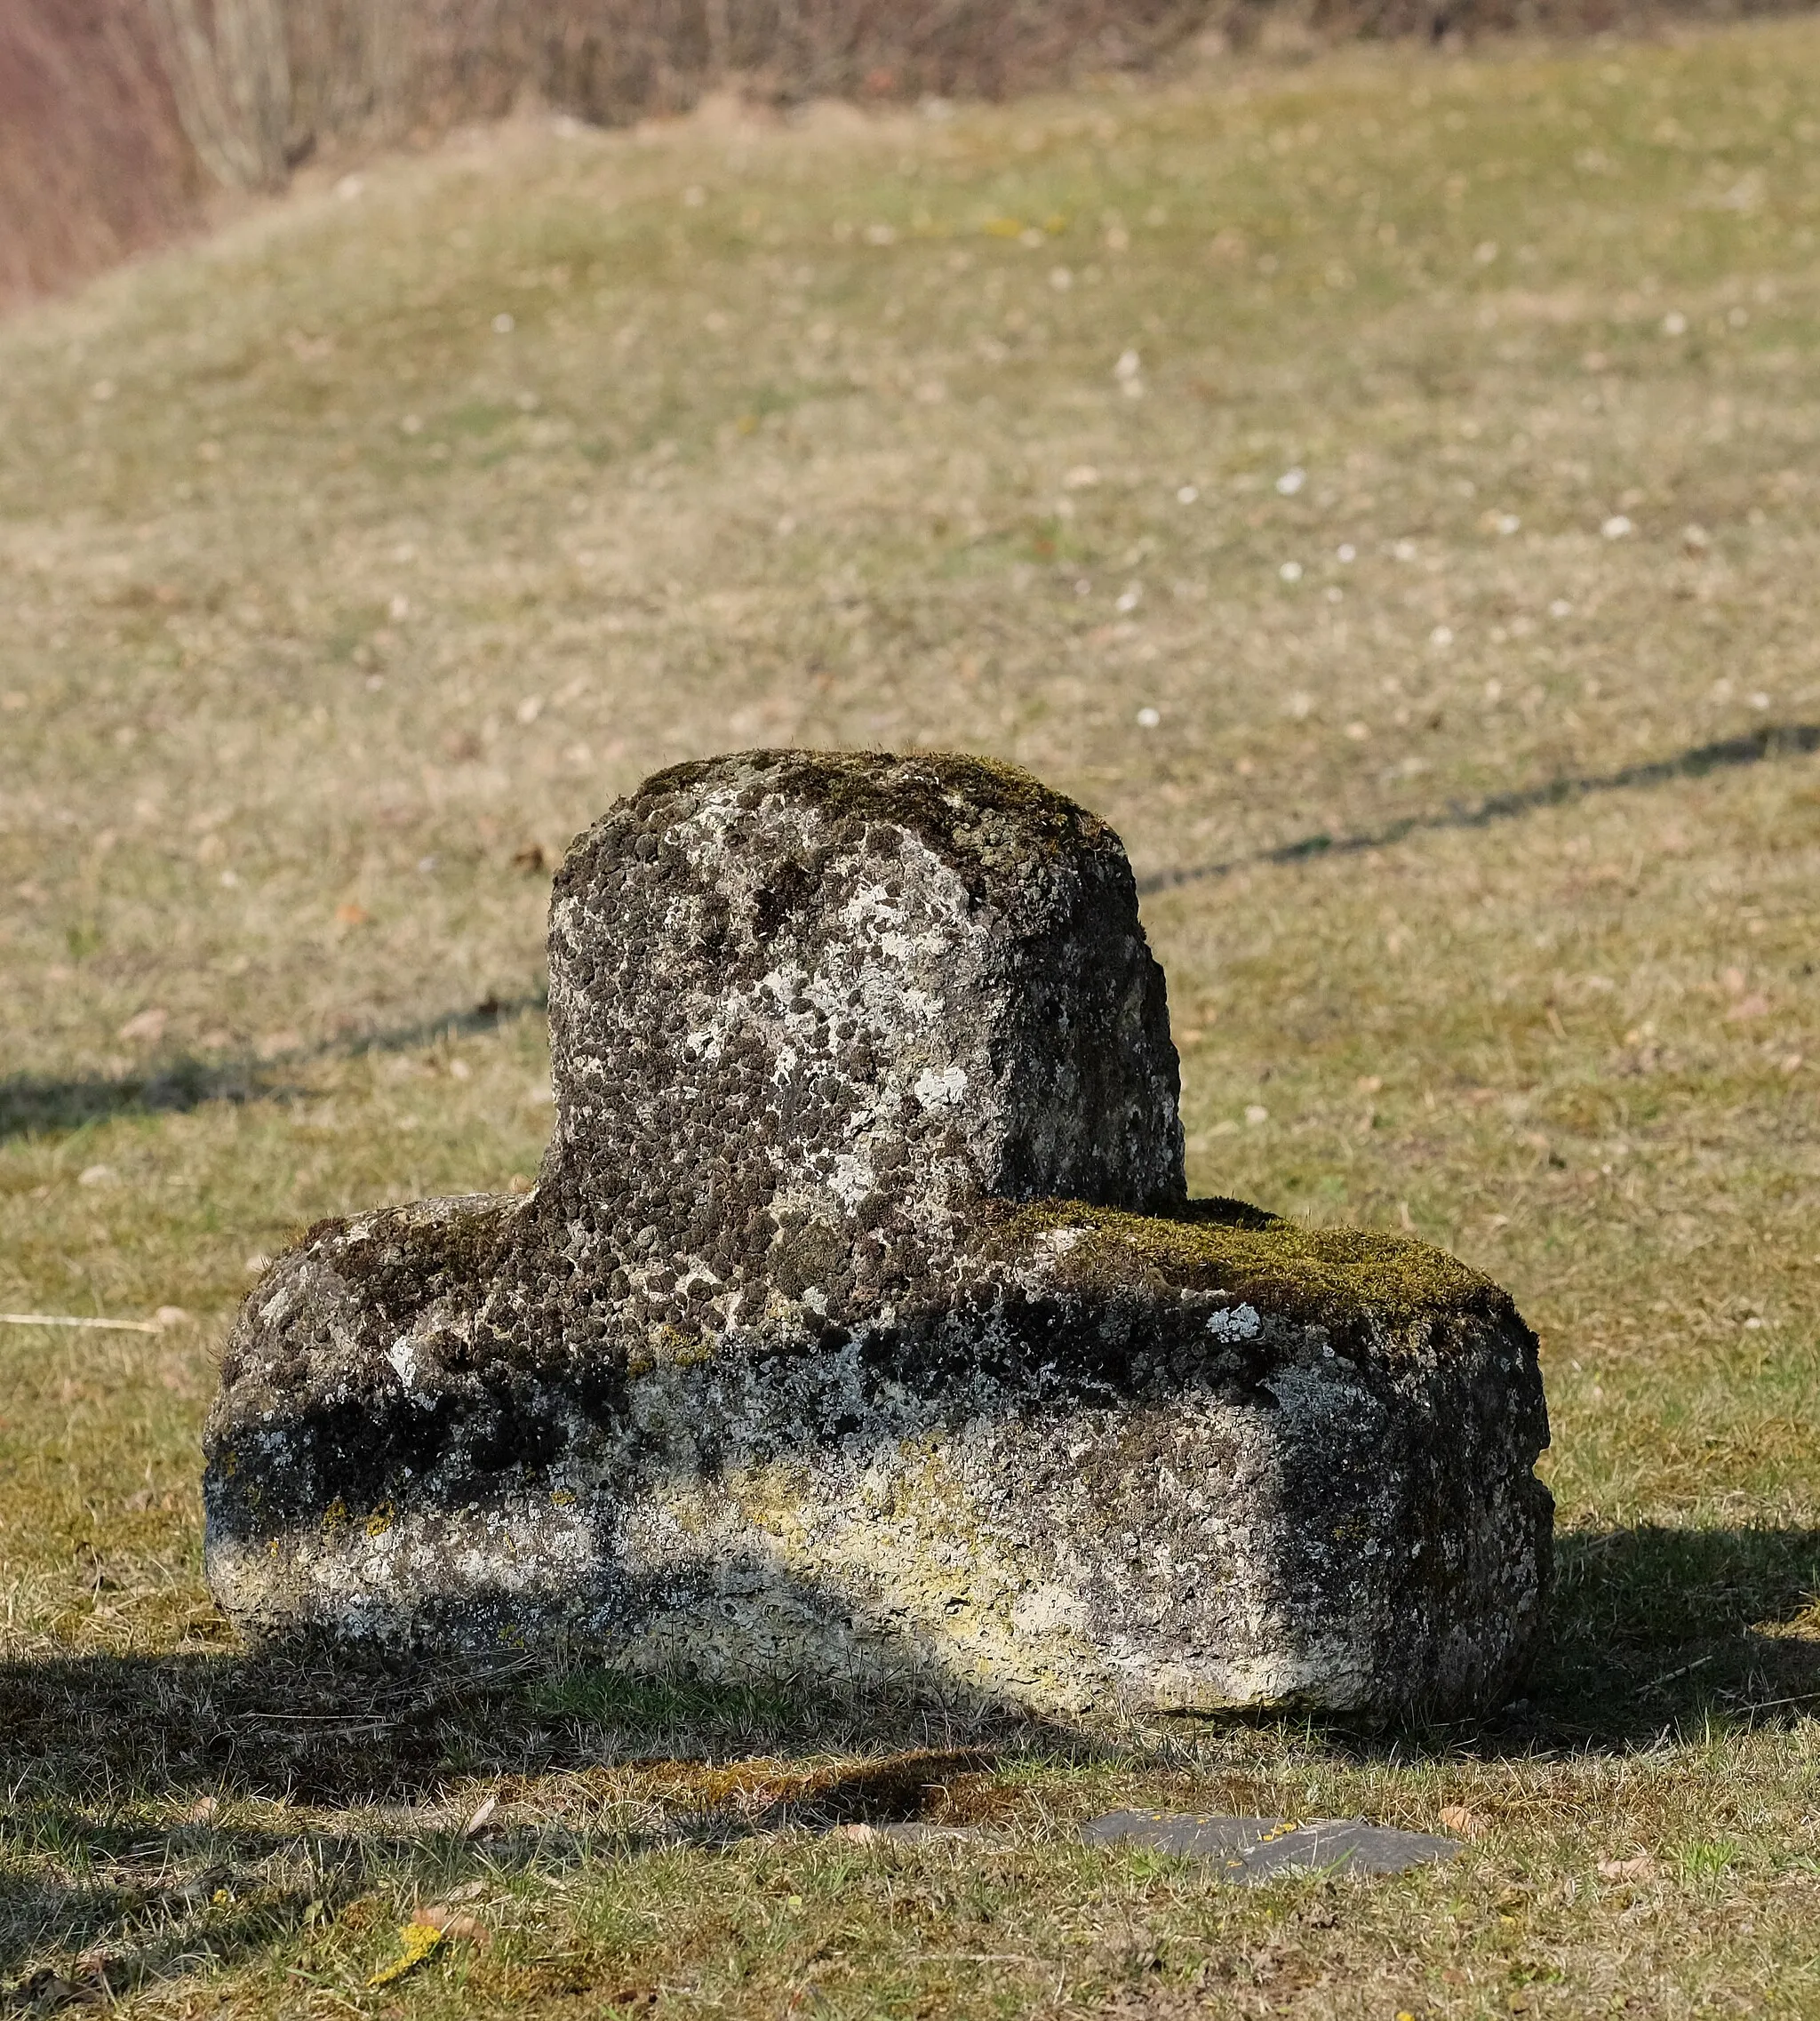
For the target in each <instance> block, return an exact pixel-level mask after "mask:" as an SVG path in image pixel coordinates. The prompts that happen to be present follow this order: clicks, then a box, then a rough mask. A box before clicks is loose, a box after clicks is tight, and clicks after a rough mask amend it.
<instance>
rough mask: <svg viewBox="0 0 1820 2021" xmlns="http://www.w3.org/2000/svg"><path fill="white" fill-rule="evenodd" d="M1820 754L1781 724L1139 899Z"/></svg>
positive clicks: (1164, 882)
mask: <svg viewBox="0 0 1820 2021" xmlns="http://www.w3.org/2000/svg"><path fill="white" fill-rule="evenodd" d="M1814 751H1820V723H1770V724H1767V725H1766V726H1765V727H1764V728H1763V729H1761V730H1758V731H1752V733H1751V734H1750V735H1749V736H1747V737H1726V738H1721V739H1719V740H1718V741H1716V742H1714V743H1712V744H1696V745H1695V746H1694V747H1692V748H1690V749H1688V750H1686V751H1678V752H1676V753H1675V754H1674V755H1673V756H1672V757H1667V758H1654V759H1650V760H1649V761H1648V762H1647V763H1641V764H1635V765H1623V766H1620V767H1619V768H1618V770H1617V771H1610V772H1591V773H1580V774H1577V775H1569V776H1567V777H1563V778H1558V779H1545V780H1543V781H1542V782H1541V783H1540V784H1539V785H1537V786H1532V787H1522V788H1521V790H1519V791H1517V792H1514V793H1495V794H1492V795H1489V797H1488V798H1486V799H1484V800H1481V801H1478V802H1476V803H1473V804H1472V805H1462V804H1459V803H1456V804H1455V805H1453V806H1451V807H1448V808H1444V809H1441V810H1440V811H1435V812H1431V813H1427V814H1409V815H1406V816H1404V817H1403V818H1402V819H1400V820H1395V821H1390V822H1386V823H1385V826H1384V827H1381V828H1371V829H1368V830H1366V831H1364V832H1363V833H1361V834H1359V835H1324V834H1323V835H1303V836H1301V837H1300V838H1299V839H1298V840H1297V841H1295V842H1291V843H1280V844H1279V845H1278V846H1277V847H1276V848H1274V849H1265V850H1258V851H1255V852H1254V853H1252V854H1251V855H1249V856H1233V857H1228V858H1226V859H1225V860H1224V861H1223V862H1218V863H1203V864H1199V865H1195V866H1192V867H1185V868H1180V869H1175V870H1159V871H1156V872H1153V874H1152V875H1150V876H1148V877H1140V878H1138V895H1139V896H1140V897H1143V898H1148V897H1151V896H1153V894H1155V893H1156V892H1159V891H1177V890H1178V889H1179V888H1180V887H1181V886H1183V885H1185V884H1203V883H1210V882H1212V881H1213V880H1215V879H1217V878H1220V877H1230V876H1232V875H1233V874H1234V873H1235V872H1237V871H1241V870H1253V869H1259V868H1267V867H1270V866H1272V865H1279V864H1287V863H1300V862H1303V861H1305V859H1308V858H1310V857H1316V856H1358V855H1362V854H1364V853H1366V852H1367V851H1371V850H1379V849H1390V848H1393V847H1394V845H1395V844H1396V843H1400V842H1406V841H1407V840H1408V839H1409V837H1410V836H1411V835H1431V834H1434V833H1437V832H1439V831H1441V830H1442V829H1447V828H1489V827H1493V826H1494V825H1495V824H1496V823H1497V822H1500V821H1512V820H1516V819H1519V818H1520V817H1521V816H1522V815H1525V814H1534V813H1538V812H1540V811H1542V810H1543V809H1544V808H1545V807H1561V806H1566V805H1567V804H1568V803H1570V802H1572V801H1576V800H1585V799H1589V798H1591V797H1592V796H1593V795H1595V794H1600V793H1621V792H1625V791H1630V790H1634V789H1637V788H1642V787H1657V786H1670V785H1672V784H1673V783H1674V782H1675V781H1676V780H1677V779H1704V778H1705V777H1706V776H1707V775H1708V774H1709V773H1711V772H1716V771H1729V770H1732V769H1734V768H1736V767H1737V766H1740V765H1757V764H1762V763H1764V762H1765V761H1766V760H1768V759H1771V758H1792V757H1802V756H1806V755H1808V754H1809V753H1811V752H1814Z"/></svg>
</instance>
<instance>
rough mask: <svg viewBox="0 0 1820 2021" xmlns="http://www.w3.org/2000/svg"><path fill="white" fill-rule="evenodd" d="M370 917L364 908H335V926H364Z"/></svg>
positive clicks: (348, 906)
mask: <svg viewBox="0 0 1820 2021" xmlns="http://www.w3.org/2000/svg"><path fill="white" fill-rule="evenodd" d="M371 917H372V915H371V913H370V912H369V911H368V910H367V909H366V907H364V906H356V905H352V904H350V905H345V906H337V907H335V923H336V925H337V926H364V925H365V924H366V923H367V922H368V920H370V919H371Z"/></svg>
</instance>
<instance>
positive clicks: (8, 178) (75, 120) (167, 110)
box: [0, 0, 203, 304]
mask: <svg viewBox="0 0 1820 2021" xmlns="http://www.w3.org/2000/svg"><path fill="white" fill-rule="evenodd" d="M202 183H203V178H202V176H201V174H200V173H199V172H198V167H197V164H196V157H195V155H194V154H193V152H192V151H191V149H190V148H189V147H188V146H187V145H186V143H185V140H184V136H183V133H182V132H181V130H180V127H179V125H178V119H177V108H176V105H175V103H174V101H173V100H172V93H171V88H170V85H169V84H168V83H167V82H166V80H165V76H164V70H163V68H162V65H161V64H160V62H159V60H158V54H157V52H156V49H155V48H154V46H153V43H152V38H151V35H150V33H149V30H148V26H147V24H146V22H145V20H144V17H143V15H142V14H141V13H140V12H139V11H137V10H136V9H133V8H132V7H130V6H128V5H126V4H123V0H55V4H51V0H0V304H4V303H6V302H9V301H17V300H20V299H22V298H24V297H27V296H29V295H34V294H40V293H44V292H47V291H49V290H52V289H55V288H58V287H61V286H64V285H67V284H68V283H69V282H71V281H73V280H76V279H78V278H79V277H80V276H83V275H84V274H88V273H92V272H94V271H95V270H96V269H97V268H101V267H106V266H108V265H110V264H112V263H113V262H114V261H116V260H120V259H122V258H124V256H125V255H127V254H129V253H131V252H135V251H137V250H138V249H139V248H140V247H142V246H145V245H148V244H154V243H156V241H157V240H159V239H162V238H166V237H168V236H170V235H171V234H172V231H174V230H177V229H180V228H181V227H182V226H183V225H184V224H185V223H186V222H187V221H188V220H190V219H191V218H192V217H193V216H194V215H195V212H196V200H197V197H198V196H199V194H200V189H201V187H202Z"/></svg>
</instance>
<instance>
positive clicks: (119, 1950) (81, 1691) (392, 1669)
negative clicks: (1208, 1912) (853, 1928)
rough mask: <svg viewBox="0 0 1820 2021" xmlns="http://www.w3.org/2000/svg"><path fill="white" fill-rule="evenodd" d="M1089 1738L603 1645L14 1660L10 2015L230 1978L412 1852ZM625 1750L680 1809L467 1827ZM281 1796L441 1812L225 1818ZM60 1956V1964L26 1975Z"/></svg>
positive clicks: (783, 1797)
mask: <svg viewBox="0 0 1820 2021" xmlns="http://www.w3.org/2000/svg"><path fill="white" fill-rule="evenodd" d="M957 1739H960V1740H963V1741H964V1743H965V1744H964V1745H955V1744H954V1743H955V1741H956V1740H957ZM1035 1745H1041V1746H1044V1747H1046V1748H1048V1749H1049V1750H1050V1752H1052V1753H1053V1752H1055V1751H1057V1750H1058V1749H1063V1748H1066V1749H1069V1750H1071V1751H1073V1752H1076V1753H1078V1752H1079V1751H1080V1749H1081V1747H1082V1745H1083V1743H1082V1739H1081V1738H1080V1737H1078V1736H1064V1735H1061V1734H1058V1732H1056V1731H1055V1730H1054V1729H1048V1728H1045V1727H1043V1726H1042V1724H1041V1723H1040V1722H1033V1721H1010V1720H1001V1719H994V1717H993V1716H992V1715H991V1713H989V1711H987V1710H986V1709H985V1708H981V1707H979V1706H977V1705H975V1706H971V1707H968V1708H964V1709H962V1708H949V1709H948V1710H947V1711H946V1713H943V1712H941V1711H940V1710H939V1709H938V1708H932V1707H931V1706H930V1705H929V1704H928V1703H927V1702H926V1701H923V1702H913V1701H912V1700H910V1699H909V1698H907V1697H906V1698H905V1699H902V1700H897V1701H891V1700H886V1699H883V1698H881V1697H878V1696H876V1695H874V1696H871V1697H867V1698H866V1699H865V1700H864V1701H861V1700H860V1699H858V1697H840V1696H831V1695H823V1696H821V1697H816V1696H813V1695H811V1694H809V1693H806V1692H803V1691H802V1690H800V1689H794V1688H793V1687H791V1686H789V1685H787V1684H780V1685H777V1686H769V1685H763V1684H754V1685H752V1686H724V1685H708V1684H701V1683H696V1682H690V1681H689V1680H686V1679H659V1678H646V1677H636V1676H628V1675H625V1674H615V1673H612V1672H609V1671H605V1670H602V1669H599V1668H595V1667H592V1666H589V1665H587V1663H586V1662H585V1661H575V1662H571V1663H568V1664H566V1665H564V1666H559V1667H556V1668H551V1667H549V1666H535V1665H532V1664H531V1663H529V1662H522V1661H515V1662H511V1663H507V1664H502V1665H500V1666H497V1667H495V1668H493V1669H491V1670H484V1671H476V1670H475V1667H474V1666H472V1665H468V1666H447V1665H442V1666H438V1665H432V1664H428V1663H422V1662H417V1663H394V1664H386V1665H381V1664H377V1663H373V1664H361V1663H356V1662H353V1661H351V1660H349V1659H348V1658H347V1657H346V1655H345V1654H341V1653H338V1652H336V1651H333V1650H327V1649H324V1648H322V1647H318V1646H312V1647H308V1648H305V1647H298V1648H293V1649H290V1650H283V1651H276V1652H270V1653H266V1654H262V1655H259V1656H257V1657H251V1658H248V1657H234V1656H227V1657H212V1656H200V1655H197V1656H190V1655H172V1656H164V1657H140V1658H132V1657H124V1658H122V1657H84V1658H65V1659H57V1660H52V1661H49V1662H39V1663H29V1662H20V1663H12V1664H7V1665H4V1666H0V1774H4V1778H5V1788H6V1791H7V1795H6V1798H5V1801H4V1802H0V1845H4V1847H5V1848H6V1849H7V1850H8V1852H9V1854H10V1856H11V1857H10V1859H9V1861H8V1863H7V1865H8V1866H9V1867H10V1869H11V1871H10V1872H6V1873H0V2014H14V2013H49V2012H54V2011H57V2010H58V2009H60V2008H64V2007H69V2006H75V2005H79V2004H93V2003H97V2002H100V2001H108V2000H109V1999H116V1998H119V1997H122V1996H124V1994H125V1993H129V1992H131V1991H132V1989H134V1988H135V1987H137V1986H140V1985H146V1984H148V1983H150V1982H152V1981H157V1980H164V1981H167V1982H168V1981H170V1980H172V1979H174V1978H178V1977H183V1976H186V1975H188V1974H191V1973H194V1972H197V1971H202V1970H209V1969H219V1968H220V1966H221V1965H223V1964H227V1963H232V1962H233V1961H235V1959H237V1958H242V1957H246V1956H250V1955H251V1954H253V1953H255V1952H257V1951H258V1950H259V1948H260V1947H261V1946H263V1945H268V1944H270V1943H272V1942H273V1941H275V1940H279V1939H282V1938H283V1937H286V1936H289V1935H290V1934H291V1933H293V1932H294V1931H295V1930H297V1929H299V1928H300V1927H302V1926H303V1925H304V1923H305V1922H306V1921H307V1920H308V1918H309V1917H310V1916H311V1915H312V1914H313V1913H315V1914H321V1913H330V1914H332V1913H335V1912H336V1910H337V1909H338V1908H339V1907H340V1906H341V1905H345V1904H346V1903H347V1901H349V1900H351V1899H353V1898H354V1897H355V1896H356V1895H359V1894H361V1893H363V1892H366V1891H368V1890H370V1889H371V1888H372V1887H373V1886H374V1885H375V1883H376V1882H379V1883H381V1884H383V1883H384V1881H385V1880H386V1878H387V1870H388V1869H389V1870H391V1877H392V1878H393V1880H394V1881H395V1873H396V1869H397V1867H398V1866H399V1865H402V1864H404V1863H406V1862H409V1863H410V1865H411V1866H412V1867H413V1868H414V1869H416V1870H417V1871H418V1872H419V1874H420V1875H421V1876H422V1877H423V1884H424V1885H425V1886H427V1887H430V1886H434V1887H437V1888H446V1887H448V1886H451V1885H452V1884H454V1883H455V1882H456V1881H459V1879H460V1878H462V1876H463V1874H464V1873H465V1872H467V1871H469V1870H473V1871H475V1872H493V1873H497V1872H499V1870H501V1869H504V1870H507V1871H512V1870H522V1869H527V1868H539V1869H546V1868H548V1867H550V1866H551V1865H572V1864H573V1863H574V1862H576V1861H577V1860H579V1859H582V1858H585V1857H590V1856H596V1857H601V1856H604V1857H620V1858H624V1857H634V1856H636V1855H638V1854H641V1853H645V1852H650V1851H653V1850H657V1849H663V1848H675V1847H679V1846H687V1845H726V1844H730V1843H731V1842H733V1841H736V1840H738V1839H742V1838H747V1837H751V1836H754V1835H757V1834H761V1833H772V1832H777V1831H780V1830H786V1829H788V1828H791V1827H793V1826H795V1827H804V1826H806V1827H808V1828H810V1829H812V1830H821V1831H825V1830H827V1829H829V1828H831V1827H833V1826H834V1825H842V1824H850V1823H860V1822H871V1823H881V1824H882V1823H895V1822H898V1821H901V1820H905V1819H910V1818H915V1817H922V1816H923V1815H925V1814H926V1813H927V1812H928V1811H929V1810H930V1809H931V1808H939V1807H940V1804H941V1801H942V1798H943V1794H944V1793H945V1792H946V1790H947V1788H948V1787H949V1786H950V1785H953V1784H954V1783H956V1782H957V1781H959V1780H961V1779H962V1778H965V1777H977V1776H978V1775H980V1774H982V1773H984V1772H986V1770H988V1769H990V1768H991V1767H992V1766H993V1764H994V1761H997V1760H998V1759H999V1758H1000V1755H1001V1753H1002V1751H1004V1750H1005V1749H1008V1748H1015V1749H1017V1750H1018V1751H1020V1752H1022V1751H1027V1750H1028V1749H1030V1748H1031V1747H1032V1746H1035ZM842 1755H845V1756H846V1757H848V1758H847V1759H845V1760H842V1759H840V1757H841V1756H842ZM856 1755H857V1756H859V1757H861V1758H860V1759H858V1760H855V1759H853V1758H852V1757H854V1756H856ZM831 1756H832V1757H834V1759H830V1757H831ZM613 1764H622V1765H627V1766H631V1765H634V1764H635V1765H636V1766H637V1767H638V1768H639V1769H640V1770H641V1771H643V1776H644V1777H645V1778H646V1779H647V1780H649V1781H650V1782H651V1784H652V1785H653V1793H655V1795H656V1796H657V1797H658V1799H659V1801H660V1802H661V1803H662V1806H663V1809H664V1810H665V1812H666V1813H667V1818H666V1821H665V1822H664V1823H663V1824H662V1825H659V1826H657V1827H656V1828H652V1827H651V1826H649V1825H641V1826H640V1827H639V1828H637V1829H635V1830H633V1829H625V1830H615V1829H612V1828H611V1827H609V1828H607V1829H600V1828H587V1829H575V1828H571V1827H569V1826H566V1825H563V1824H560V1823H557V1824H550V1825H542V1824H532V1825H527V1824H525V1823H523V1822H519V1823H513V1824H510V1825H504V1826H503V1827H502V1828H501V1829H499V1830H498V1831H496V1832H489V1833H488V1834H487V1835H486V1837H485V1839H484V1841H472V1840H470V1839H469V1838H468V1837H467V1835H466V1834H465V1833H464V1829H463V1826H464V1823H465V1818H464V1817H463V1815H462V1812H463V1811H464V1810H465V1805H457V1806H455V1807H454V1808H453V1809H450V1808H445V1807H442V1806H443V1801H444V1793H445V1792H446V1791H447V1790H448V1788H449V1785H452V1784H459V1783H463V1782H471V1781H475V1780H485V1779H488V1778H501V1779H504V1778H512V1777H523V1776H526V1775H535V1774H539V1773H543V1772H549V1771H560V1770H563V1769H575V1770H579V1769H599V1768H601V1767H603V1765H608V1766H611V1765H613ZM260 1797H263V1798H275V1797H284V1798H288V1799H289V1800H290V1801H291V1802H292V1803H293V1804H296V1805H298V1806H299V1807H305V1808H306V1809H307V1808H310V1807H315V1808H323V1809H334V1808H341V1807H345V1806H355V1805H363V1806H364V1805H373V1804H391V1805H394V1806H400V1807H408V1808H411V1809H417V1810H419V1812H421V1813H422V1814H421V1815H420V1817H418V1818H415V1819H410V1820H405V1821H401V1820H400V1819H399V1818H398V1817H396V1815H395V1814H394V1815H392V1816H390V1817H387V1816H385V1815H383V1814H382V1815H381V1816H380V1817H378V1818H376V1819H375V1820H374V1823H373V1828H372V1829H371V1830H367V1831H360V1830H339V1829H334V1828H328V1829H324V1828H322V1827H320V1826H319V1825H316V1824H315V1822H313V1821H312V1820H311V1819H310V1818H309V1817H307V1815H303V1816H299V1817H298V1818H297V1820H296V1822H295V1824H287V1825H283V1826H282V1827H280V1828H278V1829H272V1830H266V1829H258V1828H247V1827H245V1826H243V1825H231V1826H230V1825H223V1826H221V1827H216V1826H215V1825H212V1823H210V1822H208V1821H206V1819H204V1818H203V1817H201V1814H200V1813H198V1812H197V1810H196V1804H197V1802H198V1800H201V1799H204V1798H212V1799H215V1800H217V1801H226V1802H232V1801H234V1800H235V1799H236V1798H240V1799H245V1798H260ZM171 1804H176V1805H181V1806H183V1807H184V1809H185V1810H186V1811H187V1812H188V1816H187V1817H185V1818H184V1819H183V1820H182V1821H178V1822H168V1823H162V1824H161V1823H152V1822H148V1821H147V1819H146V1817H145V1816H144V1812H145V1809H147V1808H149V1807H156V1806H159V1805H171ZM135 1812H137V1813H138V1815H136V1816H135V1815H134V1813H135ZM34 1856H36V1858H35V1857H34ZM72 1875H79V1876H80V1878H71V1876H72ZM218 1889H221V1890H225V1891H226V1894H227V1896H228V1899H227V1900H226V1901H225V1902H224V1901H222V1900H221V1899H220V1897H218V1895H217V1890H218ZM312 1905H315V1906H314V1908H313V1906H312ZM47 1956H51V1957H53V1958H54V1959H55V1960H56V1962H54V1963H43V1962H41V1963H40V1964H39V1965H38V1966H37V1969H35V1970H32V1971H30V1972H28V1974H27V1975H26V1976H25V1977H15V1975H16V1974H18V1973H20V1970H21V1969H22V1968H23V1967H24V1966H25V1965H26V1964H27V1963H28V1961H32V1960H35V1959H36V1960H39V1961H43V1960H44V1959H45V1958H46V1957H47ZM9 1982H10V1983H9Z"/></svg>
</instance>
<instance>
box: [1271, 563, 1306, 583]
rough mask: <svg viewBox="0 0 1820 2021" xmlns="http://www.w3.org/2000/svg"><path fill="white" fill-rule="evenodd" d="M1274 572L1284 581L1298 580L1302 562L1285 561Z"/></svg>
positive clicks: (1300, 574) (1300, 576)
mask: <svg viewBox="0 0 1820 2021" xmlns="http://www.w3.org/2000/svg"><path fill="white" fill-rule="evenodd" d="M1276 572H1277V573H1278V574H1279V575H1280V576H1281V578H1282V579H1283V580H1284V581H1285V582H1300V581H1301V579H1302V564H1301V563H1300V562H1285V563H1283V565H1282V566H1281V568H1280V569H1279V570H1278V571H1276Z"/></svg>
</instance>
